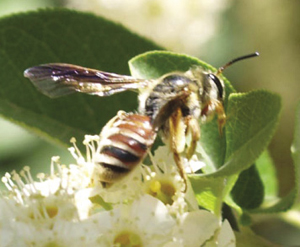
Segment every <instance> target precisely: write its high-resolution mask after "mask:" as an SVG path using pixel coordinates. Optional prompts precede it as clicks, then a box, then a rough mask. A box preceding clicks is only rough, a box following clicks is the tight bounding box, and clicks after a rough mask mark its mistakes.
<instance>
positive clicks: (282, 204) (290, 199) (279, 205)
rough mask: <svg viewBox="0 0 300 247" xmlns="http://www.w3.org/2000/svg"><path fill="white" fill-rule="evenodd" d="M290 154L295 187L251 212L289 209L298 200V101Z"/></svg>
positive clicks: (299, 106) (299, 155) (299, 116)
mask: <svg viewBox="0 0 300 247" xmlns="http://www.w3.org/2000/svg"><path fill="white" fill-rule="evenodd" d="M291 149H292V156H293V160H294V166H295V179H296V180H295V184H296V186H295V188H293V189H292V190H291V191H290V192H289V193H288V194H287V195H286V196H284V197H283V198H280V199H279V200H277V201H275V202H273V203H272V204H271V205H270V206H265V207H262V208H258V209H255V210H251V211H250V212H251V213H278V212H284V211H287V210H289V209H290V208H291V207H292V206H293V205H294V204H295V202H296V199H298V200H299V198H300V197H299V177H300V175H299V166H300V103H299V104H298V107H297V111H296V123H295V131H294V140H293V144H292V148H291Z"/></svg>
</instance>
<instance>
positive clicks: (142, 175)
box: [0, 136, 235, 247]
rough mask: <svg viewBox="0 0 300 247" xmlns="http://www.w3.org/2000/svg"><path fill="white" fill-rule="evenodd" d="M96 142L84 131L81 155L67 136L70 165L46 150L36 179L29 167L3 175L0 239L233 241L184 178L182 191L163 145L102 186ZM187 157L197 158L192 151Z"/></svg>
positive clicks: (169, 246)
mask: <svg viewBox="0 0 300 247" xmlns="http://www.w3.org/2000/svg"><path fill="white" fill-rule="evenodd" d="M99 142H100V139H99V136H86V137H85V140H84V145H85V146H86V154H85V155H84V156H83V155H82V154H81V152H80V151H79V149H78V148H77V146H76V142H75V140H74V139H73V140H72V143H73V147H72V148H70V152H71V154H72V155H73V157H74V158H75V159H76V164H71V165H69V166H66V165H63V164H61V163H60V161H59V158H58V157H53V158H52V161H51V168H50V174H49V175H46V174H39V175H38V180H39V181H35V180H34V179H33V178H32V176H31V174H30V170H29V168H28V167H25V168H24V169H23V171H22V172H20V174H17V173H15V172H14V173H12V174H8V173H7V174H6V175H5V176H4V177H3V178H2V181H3V182H4V184H5V185H6V187H7V190H8V191H7V192H4V191H3V192H1V197H0V205H1V210H0V246H3V247H5V246H20V247H22V246H24V247H28V246H45V247H46V246H53V247H56V246H57V247H67V246H93V247H95V246H109V247H111V246H116V247H117V246H118V247H120V246H124V247H125V246H128V247H129V246H136V247H140V246H164V247H177V246H235V237H234V234H233V231H232V230H231V228H230V225H229V223H228V222H227V221H224V222H222V220H221V219H219V218H217V217H216V216H215V215H214V214H213V213H211V212H208V211H206V210H199V208H198V205H197V201H196V199H195V195H194V193H193V190H192V188H191V186H190V185H188V189H187V191H186V192H183V191H184V186H185V185H184V182H183V181H182V178H181V177H180V175H179V174H178V172H177V169H176V166H175V164H174V160H173V158H172V156H171V155H169V154H168V150H167V148H166V147H160V148H158V150H157V151H156V152H155V154H154V156H153V157H152V156H151V155H150V160H151V163H152V164H151V165H150V166H146V165H141V166H139V167H137V168H136V169H135V170H134V171H133V172H132V173H131V174H130V175H129V176H127V177H126V178H124V179H123V180H122V181H120V182H119V183H116V184H114V185H112V186H110V187H108V188H104V187H103V186H102V184H101V182H99V181H98V180H97V167H96V166H97V164H96V162H95V160H96V159H97V155H98V153H99ZM186 163H187V164H188V165H189V166H191V163H192V167H190V168H192V169H193V167H194V164H196V165H197V168H196V169H199V168H200V167H201V166H202V165H203V164H202V163H201V162H198V161H197V160H196V158H195V159H194V161H193V162H188V161H186ZM190 168H189V169H190Z"/></svg>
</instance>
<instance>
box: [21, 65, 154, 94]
mask: <svg viewBox="0 0 300 247" xmlns="http://www.w3.org/2000/svg"><path fill="white" fill-rule="evenodd" d="M24 76H25V77H27V78H29V79H30V80H31V81H32V83H33V84H34V85H35V86H36V88H37V89H38V90H39V91H41V92H42V93H43V94H45V95H47V96H49V97H51V98H55V97H59V96H63V95H67V94H71V93H74V92H82V93H88V94H95V95H98V96H109V95H111V94H114V93H117V92H122V91H125V90H136V89H140V88H143V87H146V86H147V84H148V83H149V82H150V80H144V79H136V78H134V77H131V76H127V75H118V74H114V73H109V72H104V71H100V70H95V69H89V68H84V67H81V66H77V65H72V64H64V63H49V64H42V65H39V66H35V67H31V68H28V69H26V70H25V71H24Z"/></svg>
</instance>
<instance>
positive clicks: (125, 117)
mask: <svg viewBox="0 0 300 247" xmlns="http://www.w3.org/2000/svg"><path fill="white" fill-rule="evenodd" d="M100 137H101V142H100V145H101V148H100V160H98V161H97V163H98V164H99V165H100V166H101V168H102V170H101V173H100V181H101V182H103V183H109V184H110V183H114V182H116V181H117V180H119V179H120V178H122V177H124V176H125V175H126V174H127V173H129V172H130V171H131V170H133V169H134V168H135V167H136V166H137V165H139V164H140V163H141V162H142V161H143V159H144V158H145V156H146V155H147V152H148V149H149V148H150V147H151V146H152V144H153V142H154V140H155V137H156V133H155V131H154V130H153V128H152V125H151V123H150V118H149V117H148V116H143V115H138V114H126V113H125V112H121V113H120V112H119V113H118V115H117V116H116V117H114V118H113V119H112V120H111V121H109V122H108V123H107V125H106V126H105V127H104V128H103V130H102V132H101V134H100Z"/></svg>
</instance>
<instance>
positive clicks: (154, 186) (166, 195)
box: [148, 180, 176, 205]
mask: <svg viewBox="0 0 300 247" xmlns="http://www.w3.org/2000/svg"><path fill="white" fill-rule="evenodd" d="M175 192H176V189H175V188H174V185H173V184H172V183H170V182H167V181H158V180H154V181H151V184H150V186H149V192H148V194H150V195H152V196H154V197H156V198H157V199H159V200H161V201H162V202H163V203H164V204H169V205H172V204H173V202H174V200H173V196H174V195H175Z"/></svg>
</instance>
